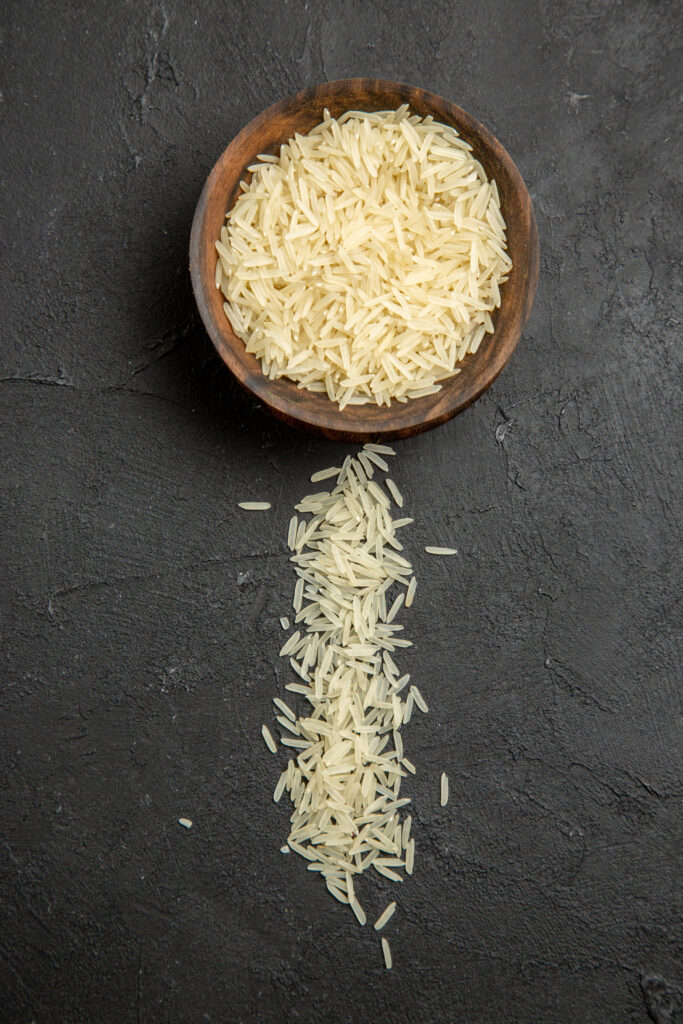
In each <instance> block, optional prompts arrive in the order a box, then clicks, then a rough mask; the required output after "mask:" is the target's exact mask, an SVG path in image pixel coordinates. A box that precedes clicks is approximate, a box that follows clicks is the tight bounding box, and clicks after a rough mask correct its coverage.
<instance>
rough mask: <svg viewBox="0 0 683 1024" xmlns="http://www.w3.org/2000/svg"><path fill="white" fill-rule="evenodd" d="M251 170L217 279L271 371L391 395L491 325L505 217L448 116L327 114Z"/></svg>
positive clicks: (502, 269) (429, 389) (472, 344)
mask: <svg viewBox="0 0 683 1024" xmlns="http://www.w3.org/2000/svg"><path fill="white" fill-rule="evenodd" d="M248 173H250V174H251V180H250V181H249V183H248V184H247V183H244V182H243V183H242V188H241V192H240V194H239V195H238V197H237V200H236V201H235V203H234V205H233V207H232V209H231V210H230V211H229V213H228V214H227V218H226V224H225V226H224V228H223V229H222V230H221V237H220V240H217V241H216V251H217V254H218V258H217V266H216V274H215V283H216V286H217V287H219V288H220V289H221V290H222V293H223V296H224V298H225V302H224V310H225V313H226V316H227V317H228V318H229V320H230V322H231V325H232V327H233V329H234V331H235V333H236V334H237V335H238V336H239V337H240V338H241V339H242V340H243V342H244V343H245V346H246V349H247V351H248V352H251V353H253V354H254V355H255V356H256V358H257V359H259V360H260V362H261V366H262V368H263V372H264V373H265V374H266V375H267V376H268V377H269V378H271V379H275V378H278V377H283V376H284V377H289V378H290V379H291V380H294V381H296V382H297V383H298V385H299V387H301V388H307V389H309V390H312V391H315V392H318V393H321V394H324V395H327V396H328V397H329V398H330V399H331V400H332V401H334V402H337V403H338V404H339V407H340V408H344V407H345V406H346V405H348V404H352V405H357V404H365V403H375V404H378V405H389V404H390V403H391V401H392V400H393V399H398V400H399V401H406V400H408V399H410V398H414V397H420V396H422V395H428V394H433V393H434V392H435V391H438V390H439V389H440V387H441V385H440V383H439V382H440V381H442V380H444V379H446V378H448V377H451V376H453V374H454V373H457V372H459V366H458V364H459V363H460V362H461V361H462V360H463V359H465V358H467V356H468V354H472V353H474V352H476V351H477V349H478V348H479V346H480V345H481V344H482V340H483V338H484V337H485V335H486V334H487V333H491V332H492V331H493V329H494V322H493V320H492V316H491V314H492V313H493V312H494V311H495V310H496V309H497V308H498V307H499V306H500V301H501V297H500V288H501V285H502V284H503V283H504V282H505V280H506V279H507V277H508V275H509V273H510V270H511V266H512V264H511V261H510V258H509V256H508V255H507V252H506V237H505V221H504V219H503V216H502V214H501V210H500V202H499V197H498V190H497V188H496V187H495V182H489V181H488V180H487V177H486V174H485V172H484V169H483V167H482V166H481V164H480V163H479V162H478V161H477V160H476V159H475V158H474V157H473V155H472V153H471V147H470V146H469V145H468V144H467V143H466V142H464V141H463V140H462V139H461V138H460V137H459V136H458V133H457V132H456V130H455V129H454V128H452V127H450V126H447V125H444V124H440V123H439V122H436V121H433V120H431V119H430V118H426V119H422V118H420V117H419V116H417V115H415V114H411V113H410V111H409V109H408V107H407V105H404V106H403V107H401V108H400V109H399V110H397V111H380V112H372V113H366V112H362V111H350V112H347V113H346V114H344V115H342V116H341V117H340V118H339V119H338V120H336V119H335V118H332V117H331V116H330V115H329V113H326V114H325V118H324V120H323V121H322V122H321V123H320V124H318V125H316V126H315V127H314V128H313V129H312V130H311V131H310V132H309V133H308V134H307V135H296V137H295V138H294V139H290V140H289V141H288V143H286V144H285V145H283V146H281V147H280V150H279V153H277V154H275V155H271V154H262V155H261V156H260V157H259V158H258V160H257V161H256V162H255V163H254V164H253V165H252V166H251V167H250V168H249V169H248ZM384 447H386V446H381V445H374V446H372V447H369V446H366V449H365V451H366V456H367V457H366V459H364V460H363V462H366V461H370V462H374V463H375V464H376V465H379V468H382V467H381V464H377V463H376V461H375V460H373V459H371V458H370V455H371V453H374V454H377V455H380V457H381V456H382V455H384V454H391V453H390V452H389V453H386V452H384V451H383V450H382V449H383V448H384ZM363 462H361V465H363ZM321 479H322V478H321Z"/></svg>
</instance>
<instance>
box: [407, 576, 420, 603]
mask: <svg viewBox="0 0 683 1024" xmlns="http://www.w3.org/2000/svg"><path fill="white" fill-rule="evenodd" d="M416 590H417V580H416V579H415V577H414V576H413V578H412V580H411V581H410V583H409V584H408V592H407V593H406V608H410V606H411V604H412V603H413V598H414V597H415V591H416Z"/></svg>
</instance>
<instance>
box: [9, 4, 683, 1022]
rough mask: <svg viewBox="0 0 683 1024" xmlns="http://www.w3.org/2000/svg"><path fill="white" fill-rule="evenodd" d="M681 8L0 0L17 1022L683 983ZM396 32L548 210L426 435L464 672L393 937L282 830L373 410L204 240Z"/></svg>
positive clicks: (454, 692)
mask: <svg viewBox="0 0 683 1024" xmlns="http://www.w3.org/2000/svg"><path fill="white" fill-rule="evenodd" d="M679 10H680V8H679V7H678V5H676V4H675V3H657V2H654V0H653V2H646V0H643V2H639V0H628V2H623V3H618V4H616V3H615V4H612V3H605V2H604V0H592V2H586V0H579V2H576V0H575V2H571V3H569V2H566V3H556V2H551V0H547V2H545V3H544V2H537V3H535V2H531V0H526V2H522V3H520V2H517V3H506V2H502V0H501V2H499V3H496V4H492V3H488V2H484V3H481V2H474V0H467V2H465V3H460V4H457V5H456V4H452V3H433V2H432V3H429V4H423V5H416V4H410V5H408V4H405V5H404V4H399V3H394V4H392V3H388V2H385V3H368V4H364V3H360V2H353V3H343V2H331V0H330V2H324V3H313V2H311V3H309V4H308V5H305V4H303V3H300V2H289V3H287V2H284V3H277V2H269V3H264V2H258V0H256V2H253V0H250V2H248V3H247V2H244V3H227V4H225V3H224V4H218V3H209V2H206V0H204V2H193V3H192V4H189V3H188V4H182V3H173V2H171V0H168V2H166V3H165V4H161V5H158V4H156V5H155V4H149V3H145V4H143V3H134V2H128V3H120V2H115V3H114V4H105V3H101V2H97V3H88V4H85V3H83V4H76V3H63V4H57V3H52V4H51V3H45V2H39V0H36V2H33V3H31V4H24V3H19V2H18V0H13V2H11V3H4V4H3V6H2V19H1V21H2V35H1V40H2V42H1V45H0V76H1V79H2V81H1V83H0V88H1V89H2V102H1V103H0V124H1V126H2V140H1V141H0V152H1V153H2V192H1V196H0V210H1V224H0V228H1V230H0V239H1V244H2V248H3V260H2V278H1V280H0V303H1V308H2V314H3V327H2V352H1V361H2V368H1V373H0V377H2V384H1V386H0V402H1V409H2V413H1V415H2V419H1V424H2V427H1V429H2V438H3V449H4V455H3V471H2V520H1V521H2V525H3V535H4V543H3V549H2V552H3V553H2V566H3V568H2V642H3V660H2V679H1V682H0V766H1V768H0V770H1V772H2V796H1V798H0V799H1V808H2V816H1V820H2V842H0V1001H1V1005H2V1009H1V1010H0V1017H1V1018H2V1020H3V1021H8V1022H12V1024H14V1022H17V1024H29V1022H30V1021H35V1022H36V1024H57V1022H102V1024H109V1022H111V1024H125V1022H135V1024H139V1022H156V1021H166V1022H173V1024H184V1022H195V1021H213V1022H223V1021H225V1022H233V1021H235V1022H237V1021H243V1022H250V1024H251V1022H283V1021H286V1022H297V1024H320V1022H329V1024H340V1022H343V1024H361V1022H363V1024H364V1022H369V1021H379V1020H382V1021H387V1022H391V1024H393V1022H410V1024H441V1022H463V1024H479V1022H481V1024H508V1022H519V1024H564V1022H567V1024H626V1022H637V1024H646V1022H647V1021H648V1020H650V1019H652V1020H654V1021H656V1022H658V1024H671V1022H673V1021H674V1020H680V1019H681V1013H682V1012H683V1011H681V1003H680V993H679V992H677V991H676V984H677V976H678V977H679V982H678V983H680V970H679V965H680V932H679V931H678V930H677V924H676V922H677V914H676V909H675V896H674V891H675V883H676V878H677V848H676V837H677V832H678V828H677V826H678V823H679V821H680V818H679V817H678V815H679V809H678V808H677V805H676V799H675V798H676V793H677V791H679V790H680V785H679V772H678V756H677V751H676V748H677V741H678V740H680V733H679V732H678V731H677V714H678V709H679V708H678V661H677V648H676V635H677V627H678V626H679V625H680V620H679V619H678V612H677V604H676V601H677V597H678V593H679V585H680V576H679V575H678V573H677V568H676V566H677V557H678V549H679V547H678V546H679V532H678V527H677V509H676V501H677V496H679V495H680V490H679V489H678V486H677V475H676V449H677V447H678V438H679V435H680V421H679V420H677V415H676V412H677V410H676V402H675V399H676V394H677V387H678V382H677V380H676V373H677V369H678V368H679V367H678V364H677V354H676V346H677V344H678V343H679V342H678V337H679V319H678V318H679V317H680V309H679V310H678V312H677V311H676V309H675V305H674V298H675V297H674V285H675V282H676V279H677V273H678V268H677V264H676V256H677V253H678V247H677V238H676V233H677V219H678V218H680V214H681V209H680V179H679V177H678V175H677V171H676V166H677V163H676V161H677V158H678V160H679V161H680V149H679V150H678V152H677V150H676V137H675V133H676V127H677V119H678V118H679V116H680V110H679V108H680V104H679V80H678V72H677V67H676V63H677V61H679V62H680V50H677V49H676V43H677V39H680V30H681V24H680V17H679V14H678V11H679ZM362 74H377V75H381V76H384V77H389V78H397V79H401V80H405V81H408V82H412V83H415V84H417V85H422V86H425V87H427V88H431V89H433V90H435V91H437V92H440V93H442V94H444V95H446V96H448V97H450V98H451V99H453V100H455V101H456V102H458V103H459V104H461V105H462V106H464V107H465V108H466V109H468V110H469V111H471V112H472V113H473V114H474V115H475V116H476V117H478V118H480V119H481V120H483V121H484V123H485V124H487V125H488V126H489V127H490V128H492V129H493V131H494V132H496V134H498V135H499V137H500V139H501V140H502V141H503V143H504V144H505V145H506V146H507V147H508V149H509V151H510V153H511V154H512V156H513V158H514V159H515V160H516V161H517V163H518V165H519V167H520V169H521V171H522V173H523V175H524V176H525V179H526V181H527V182H528V185H529V188H530V191H531V195H532V198H533V200H534V203H535V207H536V213H537V217H538V222H539V229H540V235H541V249H542V269H541V283H540V290H539V295H538V300H537V303H536V307H535V311H534V314H533V317H532V320H531V323H530V325H529V327H528V329H527V331H526V332H525V336H524V339H523V341H522V343H521V345H520V347H519V349H518V352H517V353H516V355H515V357H514V358H513V360H512V363H511V364H510V366H509V367H508V369H507V370H506V371H505V373H504V375H503V377H502V378H501V379H500V380H499V381H498V382H497V383H496V384H495V385H494V387H493V388H492V389H491V391H490V392H489V393H488V394H487V395H486V396H485V397H484V398H482V399H481V401H479V402H478V403H477V404H476V405H475V406H474V407H473V408H472V409H471V410H469V411H468V412H466V413H465V414H464V415H462V416H461V417H460V418H458V419H457V420H456V421H453V422H451V423H450V424H448V425H446V426H445V427H442V428H440V429H439V430H437V431H436V432H433V433H431V434H429V435H425V436H423V437H420V438H418V439H416V440H413V441H408V442H403V443H401V444H400V445H399V446H398V447H399V458H398V460H397V465H396V468H395V473H394V476H395V479H396V480H397V481H398V483H399V485H400V487H401V488H402V490H403V491H404V493H405V495H406V504H407V508H408V510H409V513H410V514H412V515H414V517H415V524H414V526H413V527H412V528H411V532H410V534H409V539H408V541H407V547H408V552H409V554H410V556H411V557H412V558H413V559H414V561H415V563H416V566H417V569H418V572H419V578H420V588H419V589H418V597H417V599H416V603H415V606H414V608H413V610H411V612H410V613H409V614H406V615H405V617H404V621H405V622H406V629H407V631H408V635H410V636H411V637H413V638H414V640H415V641H416V642H415V647H414V649H413V650H412V651H411V652H410V653H409V654H407V655H406V657H405V658H404V659H402V660H403V663H404V664H406V665H407V666H409V668H410V670H411V671H412V672H413V674H414V676H415V677H416V678H417V679H419V681H420V685H421V688H422V690H423V692H424V693H425V695H426V697H427V699H428V701H429V704H430V706H431V714H430V715H429V716H427V717H426V718H424V719H423V718H417V719H415V720H414V723H411V725H410V726H409V727H408V728H407V729H406V730H405V742H406V752H407V754H408V756H409V757H411V758H412V759H413V760H414V761H415V762H416V764H417V765H418V769H419V770H418V775H417V778H416V779H415V780H414V781H411V782H410V783H409V784H408V785H407V786H406V790H407V791H409V792H411V793H412V795H413V796H414V800H415V806H414V811H413V813H414V815H415V818H416V828H415V832H416V838H417V846H418V858H417V867H416V872H415V875H414V878H413V879H411V880H409V881H407V882H406V883H405V884H404V885H403V886H402V888H401V890H400V892H399V893H398V898H399V903H400V912H399V913H397V914H396V916H395V918H394V920H393V921H392V923H391V925H390V926H389V927H388V929H387V933H388V937H389V939H390V941H391V944H392V947H393V950H394V959H395V964H396V969H395V970H394V971H392V972H391V973H387V972H385V971H384V969H383V967H382V963H381V952H380V949H379V943H378V940H377V937H376V935H375V933H374V932H372V931H371V930H370V929H368V928H366V929H363V930H361V929H359V928H358V927H357V926H356V924H355V923H354V921H353V919H352V917H351V915H350V914H349V913H348V912H345V911H344V910H343V909H342V908H340V907H338V906H337V905H335V904H334V903H333V901H332V900H331V899H330V898H329V897H328V896H327V894H325V893H324V892H323V891H322V890H321V888H320V886H319V885H318V884H317V883H316V880H315V879H314V878H312V877H311V875H310V874H309V873H307V872H306V871H304V867H303V863H302V862H301V861H300V860H299V859H298V858H296V857H294V856H289V857H284V856H283V855H281V854H280V853H279V852H278V848H279V846H280V844H281V843H282V841H283V839H284V837H285V834H286V813H285V809H284V806H281V807H279V808H277V807H275V806H274V805H273V803H272V801H271V799H270V793H271V788H272V786H273V784H274V781H275V778H276V763H275V759H273V758H272V757H271V756H270V755H269V754H268V753H267V752H266V751H265V747H264V746H263V743H262V741H261V739H260V736H259V730H260V726H261V723H262V722H263V721H266V720H268V719H269V715H270V710H269V709H270V698H271V695H272V694H273V693H274V692H276V691H277V687H278V686H282V685H283V683H284V682H285V681H286V678H285V674H284V672H283V670H282V667H281V666H280V665H279V663H278V658H277V651H278V647H279V644H280V642H281V636H282V633H281V630H280V627H279V625H278V618H279V616H280V615H281V614H282V613H283V612H286V610H287V605H288V601H289V596H290V594H291V591H292V586H293V580H292V575H291V572H290V569H289V566H288V562H287V559H286V554H285V547H284V541H285V536H286V529H287V521H288V518H289V515H290V514H291V508H292V505H293V503H294V502H295V501H296V500H297V498H298V497H299V496H300V495H302V494H303V493H306V488H307V478H308V476H309V474H310V473H311V472H312V471H313V470H315V469H319V468H321V467H324V466H325V465H328V464H329V463H330V462H332V461H335V460H338V459H339V458H340V454H339V451H340V449H339V448H337V447H336V446H335V445H334V444H332V443H325V442H321V441H317V440H313V439H309V438H308V437H307V436H304V435H301V434H298V433H295V432H292V431H289V430H287V429H285V428H283V427H282V426H279V425H278V424H277V423H275V422H274V421H272V420H271V419H269V418H268V417H267V415H266V414H265V413H263V412H261V411H260V410H259V409H257V408H255V407H254V406H253V405H252V403H251V402H250V401H248V400H247V399H246V398H245V397H243V396H242V394H241V393H240V392H239V391H238V390H237V388H236V387H235V386H234V385H233V383H232V382H231V380H230V378H229V376H228V374H227V371H226V370H225V369H224V368H223V366H222V365H221V364H220V363H219V361H218V359H217V358H216V356H215V355H214V354H213V350H212V349H211V347H210V344H209V342H208V340H207V338H206V336H205V334H204V331H203V330H202V328H201V327H200V325H199V323H198V319H197V316H196V313H195V310H194V307H193V302H192V299H191V295H190V291H189V283H188V274H187V269H186V263H187V257H186V252H187V242H188V234H189V228H190V221H191V216H192V212H193V207H194V204H195V202H196V199H197V197H198V194H199V191H200V189H201V186H202V183H203V181H204V178H205V176H206V174H207V173H208V171H209V169H210V167H211V166H212V164H213V161H214V160H215V159H216V157H217V156H218V154H219V152H220V151H221V149H222V148H223V146H224V145H225V144H226V143H227V141H228V140H229V139H230V138H231V136H233V135H234V134H235V133H236V132H237V130H238V129H239V128H240V127H241V126H242V125H243V124H244V123H245V122H246V121H247V120H249V119H250V118H251V117H252V116H253V115H254V114H256V113H257V112H258V111H259V110H261V109H262V108H263V107H265V106H267V105H268V104H270V103H272V102H273V101H275V100H277V99H278V98H280V97H282V96H283V95H286V94H288V93H290V92H292V91H294V90H295V89H297V88H299V87H300V86H303V85H304V84H307V83H312V82H316V81H319V80H320V79H322V78H337V77H344V76H349V75H362ZM678 166H680V162H679V163H678ZM245 498H258V499H263V498H266V499H270V500H272V502H273V505H274V510H273V511H272V512H271V513H269V514H267V515H264V516H263V517H261V518H254V516H253V515H252V516H250V515H248V514H246V513H241V512H240V511H239V510H238V509H237V508H236V502H237V501H239V500H244V499H245ZM261 532H262V536H261V535H260V534H261ZM430 542H431V543H453V544H454V546H456V547H458V548H459V551H460V554H459V556H458V558H457V559H454V560H450V561H448V562H443V561H441V562H439V561H437V560H435V559H429V557H428V556H426V555H425V554H424V553H423V552H422V549H423V546H424V544H425V543H430ZM442 770H446V771H448V773H449V775H450V777H451V792H452V798H451V803H450V804H449V806H448V808H447V809H446V810H445V811H443V810H441V809H440V808H439V807H438V777H439V773H440V772H441V771H442ZM180 815H187V816H188V817H190V818H192V819H193V821H194V823H195V824H194V827H193V828H192V830H190V831H186V830H184V829H183V828H181V827H179V826H178V824H177V818H178V817H179V816H180ZM679 877H680V876H679ZM395 890H396V887H395V886H394V887H392V886H391V885H390V884H387V885H386V886H377V885H369V884H368V885H367V886H364V887H363V893H364V895H365V902H366V903H367V905H368V910H369V912H370V914H375V913H376V912H377V911H379V910H380V909H381V907H382V906H383V904H384V901H386V899H387V897H388V895H389V894H390V893H391V895H392V896H393V895H394V894H395ZM676 1008H677V1010H678V1012H677V1013H676Z"/></svg>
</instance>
